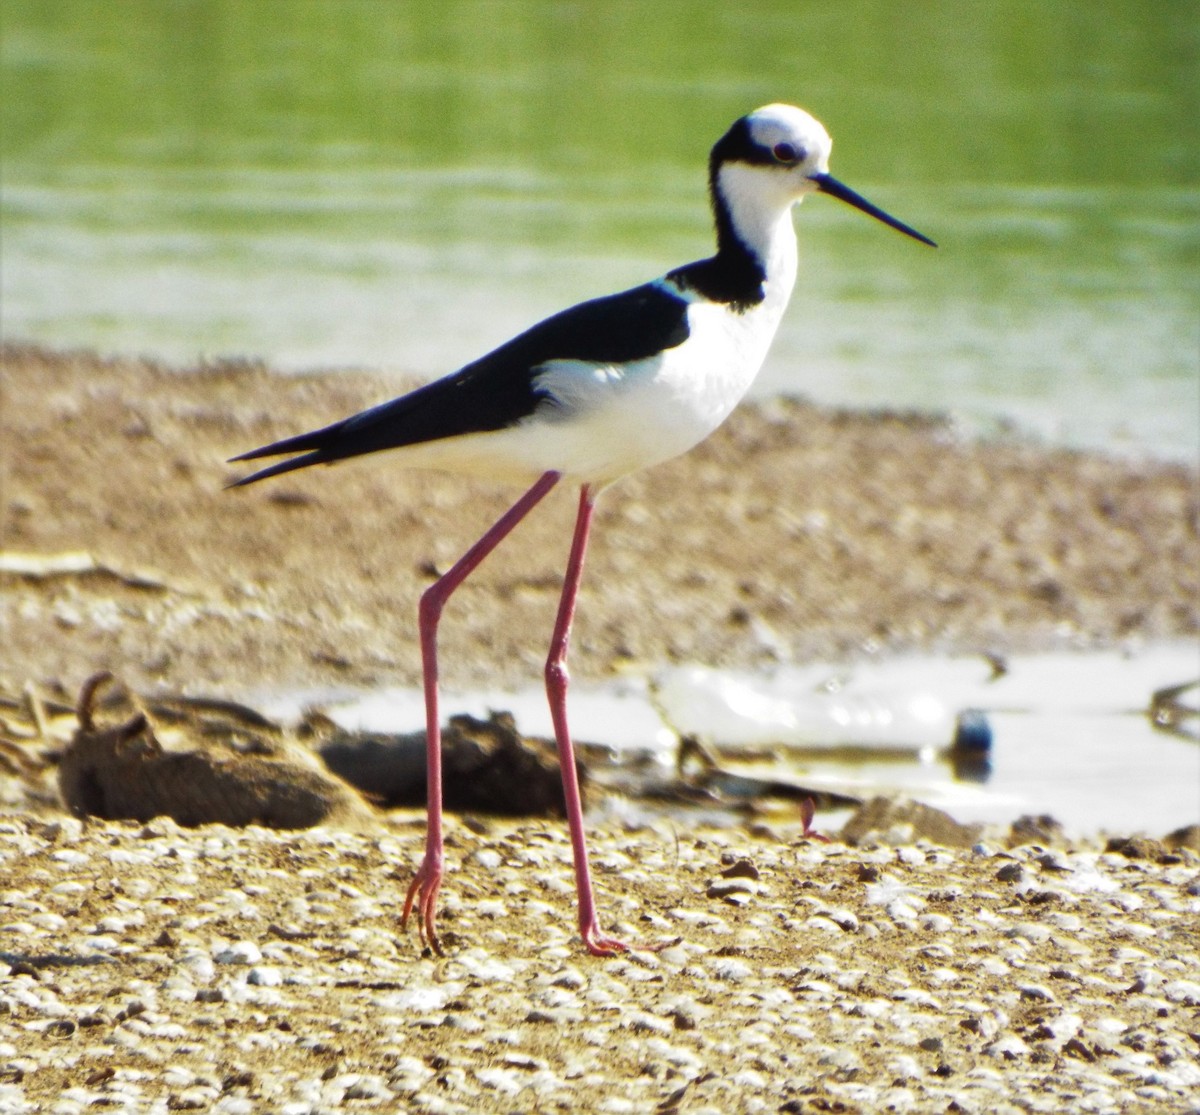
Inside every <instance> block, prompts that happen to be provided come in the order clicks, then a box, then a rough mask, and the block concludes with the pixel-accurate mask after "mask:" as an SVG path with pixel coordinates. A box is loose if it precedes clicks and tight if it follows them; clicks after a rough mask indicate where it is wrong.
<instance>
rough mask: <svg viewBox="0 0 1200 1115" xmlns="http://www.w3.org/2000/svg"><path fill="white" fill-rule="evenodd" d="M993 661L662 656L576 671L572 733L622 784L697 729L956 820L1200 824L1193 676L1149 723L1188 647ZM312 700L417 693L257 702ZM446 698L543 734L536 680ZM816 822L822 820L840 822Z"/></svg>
mask: <svg viewBox="0 0 1200 1115" xmlns="http://www.w3.org/2000/svg"><path fill="white" fill-rule="evenodd" d="M1004 666H1005V667H1006V668H1005V669H1004V670H1003V671H998V670H997V669H995V668H994V666H993V664H992V663H991V662H989V661H987V660H985V659H983V658H982V657H980V658H938V657H924V656H913V657H905V658H895V659H888V660H883V661H874V662H862V663H855V664H851V665H845V666H828V665H815V666H805V667H786V668H780V669H779V670H776V671H773V672H771V673H769V674H767V673H748V672H746V673H742V672H733V671H717V670H711V669H707V668H704V667H670V668H663V669H660V670H657V671H648V672H646V673H645V674H642V675H629V676H625V677H622V678H620V679H617V680H614V681H611V682H608V683H606V684H602V685H589V684H576V685H575V686H574V687H573V689H572V692H571V698H570V699H571V714H572V724H573V728H574V732H575V735H576V738H577V739H578V740H580V741H582V742H586V743H593V744H598V745H601V746H603V747H604V748H607V749H609V750H611V752H612V753H613V755H614V757H615V763H614V767H613V772H612V773H611V774H610V773H609V772H604V773H603V776H602V780H603V781H604V782H605V783H606V784H615V785H617V786H621V785H622V784H624V783H623V779H622V777H621V773H620V772H622V771H625V772H632V770H633V768H634V766H635V765H639V764H640V765H641V766H642V767H643V769H644V766H645V762H644V761H645V760H646V759H647V758H649V759H650V760H652V763H653V764H656V765H657V766H658V767H659V769H660V772H661V774H662V776H663V777H664V778H666V777H669V775H670V774H671V772H672V770H673V767H674V763H675V757H676V751H677V746H678V740H679V737H680V736H681V735H694V736H696V737H697V738H699V739H701V740H703V741H704V742H705V743H707V744H708V745H710V746H711V747H712V748H714V749H715V750H716V751H717V752H718V754H719V755H720V759H721V762H722V765H723V766H726V767H730V768H733V769H736V770H738V771H740V772H745V773H753V774H756V775H759V776H764V777H773V778H780V779H788V780H795V781H802V782H803V783H804V784H805V785H809V786H812V787H813V788H814V789H820V790H828V791H833V792H837V793H843V794H850V795H854V796H858V797H869V796H871V795H873V794H876V793H889V792H896V791H902V792H905V793H907V794H910V795H912V796H914V797H916V798H917V799H919V800H921V801H923V802H925V803H927V804H930V805H934V806H937V807H939V808H942V809H945V810H946V811H947V812H949V813H951V814H952V815H953V816H954V817H955V818H956V819H957V820H959V821H963V822H969V821H985V822H995V823H1001V824H1007V823H1008V822H1011V821H1012V820H1014V819H1016V818H1017V817H1018V816H1021V815H1022V814H1051V815H1053V816H1054V817H1055V818H1056V819H1057V820H1058V821H1060V822H1061V823H1062V824H1063V825H1064V827H1065V828H1066V830H1067V832H1068V834H1071V835H1088V834H1094V833H1096V832H1099V831H1112V832H1117V833H1123V834H1127V833H1132V832H1138V831H1143V832H1146V833H1149V834H1150V835H1155V836H1161V835H1163V834H1165V833H1167V832H1169V831H1171V830H1172V829H1175V828H1178V827H1180V826H1182V825H1186V824H1192V823H1196V822H1198V821H1200V716H1197V714H1196V711H1195V710H1196V709H1197V705H1198V704H1200V689H1198V688H1197V687H1196V686H1193V687H1192V688H1190V689H1186V690H1184V691H1182V692H1181V693H1180V694H1179V695H1178V697H1177V699H1176V702H1175V704H1174V705H1173V706H1172V707H1175V708H1176V710H1177V715H1176V716H1175V718H1174V719H1175V720H1176V721H1177V722H1176V723H1175V724H1174V726H1173V727H1163V726H1156V724H1155V722H1154V715H1153V713H1152V711H1151V710H1152V705H1153V701H1154V694H1155V693H1156V692H1160V691H1162V690H1165V689H1168V688H1169V687H1174V686H1183V685H1184V684H1185V683H1189V682H1198V683H1200V649H1198V648H1197V647H1196V646H1194V645H1191V644H1187V645H1183V644H1175V645H1166V646H1156V647H1151V648H1145V649H1142V650H1138V651H1132V652H1125V653H1120V652H1105V653H1088V654H1066V653H1058V654H1042V655H1029V656H1017V657H1014V658H1011V659H1009V660H1007V661H1006V662H1005V663H1004ZM311 704H320V705H321V707H323V709H324V710H325V711H326V712H327V713H328V714H329V715H330V716H332V717H333V718H334V719H335V720H336V721H337V722H338V723H339V724H341V725H342V726H343V727H346V728H349V729H361V730H369V731H380V732H408V731H414V730H417V729H419V728H420V726H421V724H422V719H423V712H422V699H421V694H420V692H419V691H418V690H415V689H388V690H377V691H373V692H370V693H363V692H348V691H333V690H330V691H326V692H306V693H289V694H274V695H272V696H271V697H270V698H268V699H264V700H263V701H261V702H259V706H260V707H262V708H263V711H265V712H267V713H268V714H269V715H273V716H276V717H279V718H282V719H289V718H293V717H295V716H297V715H298V713H299V711H300V709H301V708H302V707H303V706H305V705H311ZM443 708H444V709H445V710H446V715H450V714H452V713H455V712H469V713H472V714H473V715H478V716H481V715H485V714H486V713H487V711H488V710H490V709H507V710H510V711H511V712H512V713H513V714H514V715H515V717H516V720H517V724H518V726H519V728H520V729H521V731H522V732H524V733H526V734H529V735H544V736H549V735H551V734H552V729H551V724H550V717H549V713H548V711H547V709H546V704H545V698H544V695H543V693H542V691H541V690H540V688H536V689H535V688H530V689H526V690H521V691H517V692H504V691H499V690H497V691H476V692H472V693H461V692H453V691H448V692H446V693H445V694H444V696H443ZM1189 709H1190V710H1192V711H1191V713H1190V715H1189V713H1188V710H1189ZM964 710H976V711H977V712H978V713H981V714H982V719H980V718H979V717H976V720H975V723H976V725H977V728H978V725H980V724H981V723H982V724H984V725H986V728H985V729H984V734H985V735H986V734H987V730H990V736H991V749H990V752H989V754H988V757H987V762H986V763H985V764H982V765H981V764H979V763H963V762H961V761H958V760H956V758H955V755H954V752H953V751H952V749H951V744H952V741H953V739H954V735H955V729H956V723H957V720H958V717H959V714H960V713H962V712H963V711H964ZM1160 719H1162V717H1160ZM630 779H632V774H631V773H630ZM614 808H620V807H614ZM672 808H673V807H672ZM820 823H821V824H822V825H823V827H824V828H826V830H828V831H833V830H834V829H835V827H836V825H837V824H838V823H840V821H839V818H838V816H837V815H825V816H823V817H822V818H821V822H820Z"/></svg>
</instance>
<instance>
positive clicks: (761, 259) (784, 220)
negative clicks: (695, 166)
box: [712, 163, 796, 298]
mask: <svg viewBox="0 0 1200 1115" xmlns="http://www.w3.org/2000/svg"><path fill="white" fill-rule="evenodd" d="M763 185H764V183H763V175H762V170H761V168H757V167H749V166H742V165H740V164H738V163H727V164H725V165H724V166H722V167H720V168H719V169H718V170H717V171H716V172H715V173H714V175H713V180H712V204H713V217H714V220H715V221H716V226H717V258H718V259H721V260H727V261H730V263H732V262H733V261H735V260H736V261H740V263H739V264H737V265H738V266H741V267H743V268H746V267H748V266H749V265H750V264H753V265H754V266H755V267H756V268H757V269H758V271H759V273H760V274H761V276H762V280H761V281H763V282H765V283H766V284H768V285H770V286H773V287H780V286H782V287H786V291H787V294H790V293H791V289H792V285H793V284H794V282H795V278H796V231H795V229H794V228H793V226H792V205H793V204H794V202H795V197H794V195H793V194H791V193H790V192H788V191H787V190H786V189H785V188H784V187H783V185H782V184H781V188H780V189H779V190H778V192H776V193H765V192H764V190H763ZM787 294H785V295H784V297H785V298H786V296H787Z"/></svg>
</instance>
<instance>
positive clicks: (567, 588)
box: [546, 485, 629, 956]
mask: <svg viewBox="0 0 1200 1115" xmlns="http://www.w3.org/2000/svg"><path fill="white" fill-rule="evenodd" d="M595 506H596V501H595V499H594V498H593V496H592V494H591V489H590V488H589V487H588V486H587V485H584V487H583V489H582V491H580V493H579V514H578V516H577V518H576V519H575V537H574V539H573V541H572V543H571V557H570V560H569V561H568V562H567V573H566V577H565V579H564V581H563V590H562V599H561V600H560V601H559V605H558V619H557V621H556V622H555V624H554V635H553V637H552V638H551V640H550V656H549V657H548V658H547V659H546V695H547V697H548V698H549V700H550V715H551V717H552V718H553V719H554V737H555V739H556V740H557V741H558V762H559V765H560V766H561V767H562V780H563V796H564V797H565V798H566V804H567V825H568V827H569V828H570V830H571V849H572V851H573V852H574V856H575V889H576V890H577V891H578V892H579V932H580V934H581V935H582V936H583V943H584V944H585V945H586V946H587V949H588V952H590V953H593V954H594V955H596V956H611V955H612V954H613V953H614V952H625V951H627V950H628V948H629V946H628V945H626V944H625V943H624V942H623V941H618V940H616V939H614V938H612V937H605V936H603V935H602V934H601V933H600V927H599V924H598V923H597V919H596V901H595V899H594V898H593V896H592V876H591V871H590V870H589V869H588V853H587V840H586V838H585V836H584V832H583V803H582V801H581V800H580V797H579V778H578V776H577V775H576V772H575V748H574V747H573V746H572V744H571V731H570V729H569V728H568V726H567V685H568V683H569V681H570V674H569V673H568V671H567V644H568V643H569V642H570V639H571V622H572V621H573V620H574V618H575V599H576V597H577V596H578V594H579V582H580V579H581V578H582V577H583V559H584V555H585V553H586V552H587V543H588V533H589V531H590V530H591V526H592V511H593V510H594V509H595Z"/></svg>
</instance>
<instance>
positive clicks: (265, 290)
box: [0, 0, 1200, 460]
mask: <svg viewBox="0 0 1200 1115" xmlns="http://www.w3.org/2000/svg"><path fill="white" fill-rule="evenodd" d="M2 32H3V39H2V61H0V66H2V70H0V78H2V84H0V88H2V89H3V96H2V97H0V123H2V125H3V128H2V133H0V219H2V221H3V237H2V240H0V327H2V330H3V335H4V337H5V338H6V339H9V340H14V339H26V340H36V341H39V342H42V343H46V344H50V345H54V346H69V345H88V346H94V347H97V348H99V349H101V350H103V351H109V352H120V353H146V354H150V355H155V356H160V357H164V358H167V359H169V360H173V361H192V360H195V359H196V358H198V357H219V356H249V357H261V358H263V359H265V360H267V361H269V362H270V363H271V364H272V365H275V366H278V367H281V368H284V369H304V368H312V367H316V366H343V365H353V366H367V367H377V368H383V369H389V370H397V371H403V372H412V373H416V374H418V375H420V376H422V377H432V376H434V375H437V374H440V373H442V372H445V371H448V370H450V369H452V368H454V367H456V366H458V365H460V364H461V363H463V362H465V361H466V360H469V359H471V358H473V357H474V356H476V355H478V354H479V353H480V352H481V351H483V350H484V349H486V348H488V347H490V346H492V345H494V344H496V343H499V342H501V341H503V340H505V339H506V338H507V337H508V336H510V335H511V334H512V333H514V332H516V331H518V330H519V329H521V328H524V327H525V326H527V325H529V324H530V323H531V322H532V321H534V320H536V319H537V318H538V317H540V316H542V315H544V314H546V313H549V312H552V311H553V310H555V309H558V308H560V307H561V306H562V305H563V304H565V303H567V302H569V301H571V300H573V299H577V298H583V297H588V296H592V295H596V294H601V293H606V292H608V291H609V290H611V289H614V288H619V287H622V286H627V285H633V284H634V283H637V282H640V281H643V280H644V279H646V278H649V277H651V276H653V275H656V274H659V273H661V272H662V271H663V270H665V269H666V268H667V267H668V266H671V265H674V264H676V263H680V262H683V261H685V260H688V259H692V258H696V257H698V256H701V255H704V254H707V252H708V251H709V250H710V243H709V237H710V233H709V228H708V215H707V210H706V199H705V184H704V162H705V158H706V155H707V151H708V148H709V146H710V145H711V144H712V142H713V141H714V140H715V139H716V138H717V136H718V135H719V134H720V132H721V131H723V130H724V128H725V127H726V126H727V125H728V124H729V122H730V121H731V120H732V119H733V118H735V117H736V116H738V115H740V114H741V113H743V112H745V111H747V110H748V109H750V108H753V107H755V106H756V105H758V104H761V103H764V102H766V101H770V100H789V101H793V102H796V103H799V104H801V105H803V106H805V107H807V108H809V109H810V110H811V111H813V112H814V113H815V114H817V115H818V116H819V117H820V118H821V119H822V120H823V121H824V122H825V123H826V125H827V126H828V127H829V129H830V131H831V133H832V134H833V136H834V138H835V150H834V159H833V169H834V173H835V174H837V175H838V176H839V177H841V178H843V179H844V180H845V181H847V182H849V183H850V184H852V185H854V186H855V187H856V188H858V189H860V190H861V191H862V192H864V193H866V194H867V195H868V196H870V197H872V198H873V200H875V201H877V202H878V203H879V204H881V205H882V206H884V207H885V208H887V209H889V210H892V211H894V212H895V213H896V214H897V215H898V216H900V217H901V218H903V219H905V220H907V221H909V222H910V223H912V224H914V225H915V226H916V227H918V228H920V229H921V230H922V231H925V232H927V233H928V234H929V235H931V236H933V237H934V239H936V240H938V241H939V242H940V243H941V245H942V247H941V248H940V249H939V250H938V251H937V252H932V251H928V250H926V249H924V248H921V247H920V246H918V245H916V244H914V243H912V242H910V241H907V240H905V239H904V238H902V237H900V236H897V235H896V234H895V233H893V232H891V231H889V230H886V229H884V228H883V227H882V226H879V225H877V224H876V223H875V222H872V221H869V220H867V219H866V218H864V217H862V216H861V215H859V214H856V213H854V212H853V211H851V210H849V209H847V208H846V207H844V206H841V205H839V204H838V203H836V202H833V201H831V200H829V199H823V198H818V199H812V200H810V201H808V202H806V203H805V205H804V206H803V207H802V210H801V212H800V213H799V215H798V223H799V227H800V230H801V235H802V246H803V247H802V250H803V271H802V276H801V285H800V287H799V289H798V291H797V297H796V299H795V302H794V304H793V306H792V308H791V309H790V311H789V314H788V317H787V320H786V322H785V324H784V326H783V330H782V333H781V336H780V338H779V341H778V343H777V344H776V346H775V349H774V351H773V353H772V355H771V357H770V359H769V363H768V366H767V368H766V369H765V370H764V374H763V377H762V380H761V388H762V389H763V390H769V391H787V392H791V393H798V394H802V395H806V396H809V397H811V398H814V399H816V400H818V401H823V402H829V403H845V404H851V405H855V406H889V407H901V408H909V407H916V408H923V409H931V410H939V411H943V410H952V411H954V412H956V413H958V414H959V415H961V416H962V417H963V420H964V422H965V424H966V425H967V427H968V428H970V429H977V430H982V431H984V432H988V431H991V430H993V429H995V428H996V427H997V425H998V424H1002V423H1003V422H1005V421H1007V420H1016V421H1017V422H1018V423H1019V424H1020V425H1021V426H1022V428H1024V429H1026V430H1032V431H1034V432H1036V433H1039V434H1042V435H1045V436H1047V437H1049V438H1051V439H1054V440H1056V441H1060V442H1067V443H1072V444H1086V445H1098V446H1104V447H1108V448H1114V449H1117V450H1121V449H1132V450H1134V451H1137V452H1151V453H1154V454H1157V455H1166V456H1171V457H1175V458H1178V459H1189V460H1194V459H1196V457H1197V455H1198V452H1200V449H1198V442H1200V434H1198V433H1197V431H1198V430H1200V367H1198V361H1200V355H1198V353H1200V324H1198V322H1200V314H1198V308H1200V298H1198V296H1197V274H1198V270H1197V263H1198V257H1200V250H1198V249H1200V222H1198V220H1197V217H1198V216H1200V185H1198V183H1200V174H1198V173H1197V171H1198V169H1200V143H1198V142H1197V140H1198V135H1197V131H1198V124H1197V120H1198V118H1200V112H1198V111H1197V108H1198V104H1197V89H1198V86H1197V82H1196V74H1197V72H1198V67H1197V60H1198V50H1197V40H1198V36H1200V5H1197V4H1196V3H1195V2H1194V0H1179V2H1176V3H1171V4H1162V5H1146V4H1144V3H1141V2H1138V0H1088V2H1084V0H1065V2H1064V0H999V2H995V3H991V4H986V5H983V4H977V5H969V6H965V7H964V6H963V5H961V4H959V3H955V2H951V0H942V2H930V3H923V4H920V5H896V4H894V3H891V2H889V0H850V2H847V3H842V4H838V5H797V4H795V3H793V2H791V0H788V2H779V0H748V2H746V3H742V4H738V5H695V4H682V3H679V4H675V3H667V4H652V5H651V4H641V3H633V2H625V3H616V4H607V5H603V6H602V7H591V8H590V7H588V6H586V5H581V4H571V3H546V2H536V0H503V2H491V3H482V2H480V3H465V2H461V0H459V2H455V0H449V2H447V0H440V2H438V3H432V2H407V3H404V4H387V3H377V2H374V0H339V2H337V3H328V2H325V0H291V2H289V3H270V4H247V3H241V2H238V0H205V2H200V0H196V2H187V0H173V2H169V3H168V2H162V0H120V2H119V3H105V2H101V0H55V3H52V4H47V3H45V2H44V0H6V3H5V9H4V13H3V25H2Z"/></svg>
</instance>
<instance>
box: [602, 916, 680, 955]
mask: <svg viewBox="0 0 1200 1115" xmlns="http://www.w3.org/2000/svg"><path fill="white" fill-rule="evenodd" d="M579 932H580V935H581V936H582V937H583V943H584V945H585V947H586V948H587V950H588V952H590V953H591V954H592V955H593V956H616V955H617V954H618V953H622V952H659V951H660V950H662V949H665V948H667V947H668V946H670V945H677V944H678V943H679V938H678V937H674V938H672V939H671V940H669V941H656V942H655V943H654V944H650V945H643V944H637V945H630V944H626V942H624V941H622V940H620V939H618V938H616V937H605V936H604V935H603V934H602V933H601V932H600V927H599V926H598V925H596V923H595V922H592V924H591V925H581V926H580V927H579Z"/></svg>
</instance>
